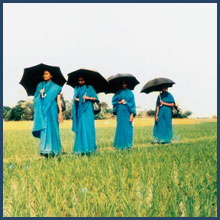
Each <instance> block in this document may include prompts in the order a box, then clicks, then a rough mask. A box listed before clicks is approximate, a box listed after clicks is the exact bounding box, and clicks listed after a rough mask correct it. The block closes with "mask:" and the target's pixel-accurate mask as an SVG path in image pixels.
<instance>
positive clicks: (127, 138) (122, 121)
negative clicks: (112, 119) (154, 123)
mask: <svg viewBox="0 0 220 220" xmlns="http://www.w3.org/2000/svg"><path fill="white" fill-rule="evenodd" d="M122 99H124V100H125V101H126V104H118V102H119V101H121V100H122ZM112 105H113V112H114V113H115V114H116V115H117V127H116V133H115V140H114V146H115V147H116V148H119V149H124V148H130V147H131V146H132V142H133V125H132V122H130V121H129V119H130V115H131V113H133V114H134V116H136V106H135V99H134V94H133V92H132V91H131V90H130V89H120V90H119V91H117V92H116V93H115V95H114V96H113V98H112Z"/></svg>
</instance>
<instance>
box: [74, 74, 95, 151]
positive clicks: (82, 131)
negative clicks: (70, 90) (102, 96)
mask: <svg viewBox="0 0 220 220" xmlns="http://www.w3.org/2000/svg"><path fill="white" fill-rule="evenodd" d="M78 84H79V85H78V86H76V87H75V89H74V97H73V108H72V118H73V125H72V131H74V132H75V134H76V135H75V143H74V147H73V153H75V154H89V153H92V152H94V151H95V150H96V138H95V122H94V112H93V106H92V102H93V101H95V100H98V97H97V94H96V92H95V90H94V89H93V87H92V86H90V85H86V83H85V79H84V78H83V77H79V78H78Z"/></svg>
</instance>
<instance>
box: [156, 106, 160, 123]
mask: <svg viewBox="0 0 220 220" xmlns="http://www.w3.org/2000/svg"><path fill="white" fill-rule="evenodd" d="M159 108H160V107H159V106H157V110H156V118H155V119H156V121H158V115H159Z"/></svg>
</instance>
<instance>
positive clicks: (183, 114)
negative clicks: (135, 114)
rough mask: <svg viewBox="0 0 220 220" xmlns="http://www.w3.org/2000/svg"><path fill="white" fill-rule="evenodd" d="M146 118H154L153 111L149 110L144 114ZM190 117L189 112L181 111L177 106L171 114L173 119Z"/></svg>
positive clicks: (190, 113)
mask: <svg viewBox="0 0 220 220" xmlns="http://www.w3.org/2000/svg"><path fill="white" fill-rule="evenodd" d="M146 114H147V116H149V117H154V116H155V110H149V111H147V112H146ZM190 115H192V112H191V111H184V112H183V111H182V109H181V108H180V107H178V106H177V110H175V111H173V112H172V117H173V118H188V117H189V116H190Z"/></svg>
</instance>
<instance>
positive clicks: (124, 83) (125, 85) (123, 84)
mask: <svg viewBox="0 0 220 220" xmlns="http://www.w3.org/2000/svg"><path fill="white" fill-rule="evenodd" d="M127 86H128V84H127V82H126V81H123V82H122V89H126V88H127Z"/></svg>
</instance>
